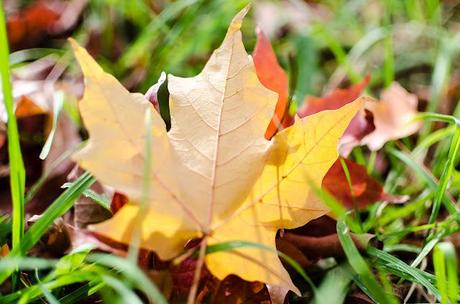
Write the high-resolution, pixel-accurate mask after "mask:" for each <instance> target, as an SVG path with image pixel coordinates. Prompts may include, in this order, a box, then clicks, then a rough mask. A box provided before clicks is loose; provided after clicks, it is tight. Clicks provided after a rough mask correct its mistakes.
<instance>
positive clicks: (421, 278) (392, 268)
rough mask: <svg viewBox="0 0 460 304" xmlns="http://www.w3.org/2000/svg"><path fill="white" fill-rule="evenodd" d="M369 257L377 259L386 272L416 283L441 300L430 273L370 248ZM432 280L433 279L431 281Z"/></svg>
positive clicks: (368, 250)
mask: <svg viewBox="0 0 460 304" xmlns="http://www.w3.org/2000/svg"><path fill="white" fill-rule="evenodd" d="M367 252H368V253H369V255H371V256H373V257H375V258H376V259H377V263H379V264H380V265H381V266H385V268H384V269H385V270H387V271H389V272H391V273H393V274H395V275H398V276H400V277H403V278H404V279H408V280H410V281H412V282H416V283H418V284H420V285H422V286H424V287H425V288H426V289H428V290H429V291H430V292H431V293H432V294H433V295H435V296H436V297H437V298H439V291H438V290H437V289H436V287H435V286H434V285H433V279H434V277H433V276H432V275H430V274H428V273H425V272H423V271H421V270H419V269H417V268H415V267H413V266H409V265H407V264H406V263H404V262H403V261H401V260H400V259H398V258H397V257H395V256H393V255H391V254H389V253H387V252H385V251H383V250H379V249H377V248H373V247H369V248H368V249H367ZM429 278H431V279H429Z"/></svg>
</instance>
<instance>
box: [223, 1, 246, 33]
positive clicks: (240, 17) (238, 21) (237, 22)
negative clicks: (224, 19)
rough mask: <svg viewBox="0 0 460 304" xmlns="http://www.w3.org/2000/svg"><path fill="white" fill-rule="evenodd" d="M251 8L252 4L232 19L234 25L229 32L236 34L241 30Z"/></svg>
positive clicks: (231, 25)
mask: <svg viewBox="0 0 460 304" xmlns="http://www.w3.org/2000/svg"><path fill="white" fill-rule="evenodd" d="M250 8H251V4H248V5H246V6H245V7H244V8H243V9H242V10H241V11H239V12H238V14H236V15H235V17H233V19H232V23H231V24H230V27H229V28H228V31H229V32H236V31H238V30H239V29H240V28H241V24H242V23H243V19H244V17H245V16H246V14H247V13H248V11H249V9H250Z"/></svg>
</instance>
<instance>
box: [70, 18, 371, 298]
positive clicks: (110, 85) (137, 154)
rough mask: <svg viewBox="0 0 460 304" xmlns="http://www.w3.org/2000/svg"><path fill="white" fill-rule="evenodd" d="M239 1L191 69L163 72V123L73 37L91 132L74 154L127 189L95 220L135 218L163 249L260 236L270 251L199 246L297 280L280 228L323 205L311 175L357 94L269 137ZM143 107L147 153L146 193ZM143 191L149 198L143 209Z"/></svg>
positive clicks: (333, 155) (328, 152) (229, 267)
mask: <svg viewBox="0 0 460 304" xmlns="http://www.w3.org/2000/svg"><path fill="white" fill-rule="evenodd" d="M246 12H247V9H245V10H243V11H241V12H240V13H239V14H237V15H236V16H235V18H234V19H233V21H232V23H231V25H230V27H229V29H228V32H227V35H226V37H225V39H224V41H223V43H222V45H221V46H220V47H219V48H218V49H217V50H215V51H214V53H213V55H212V56H211V58H210V59H209V61H208V63H207V64H206V66H205V67H204V69H203V71H202V72H201V73H200V74H199V75H197V76H195V77H192V78H180V77H175V76H171V75H169V76H168V89H169V91H170V110H171V124H172V127H171V130H170V131H169V132H166V128H165V123H164V122H163V120H162V119H161V117H160V115H159V114H158V113H157V112H156V111H155V109H154V108H153V106H152V105H151V103H150V102H149V101H148V100H146V99H145V98H144V96H142V95H141V94H131V93H129V92H128V91H127V90H126V89H125V88H123V86H122V85H121V84H120V83H119V82H118V81H117V80H116V79H115V78H114V77H112V76H111V75H109V74H106V73H104V71H103V70H102V69H101V68H100V67H99V66H98V65H97V63H96V62H95V61H94V60H93V59H92V58H91V57H90V56H89V55H88V53H87V52H86V51H85V50H84V49H83V48H81V47H79V46H78V45H77V44H76V43H75V42H72V45H73V48H74V52H75V55H76V57H77V60H78V62H79V63H80V66H81V68H82V71H83V73H84V75H85V81H86V89H85V94H84V97H83V99H82V100H81V102H80V111H81V114H82V118H83V121H84V123H85V125H86V127H87V128H88V131H89V134H90V139H89V142H88V144H87V146H85V147H84V148H83V149H82V150H81V151H79V152H78V153H77V154H76V155H75V159H76V160H77V161H78V162H79V164H80V165H81V166H82V167H83V168H85V169H86V170H89V171H90V172H92V173H93V174H94V175H95V176H96V177H97V178H98V179H99V180H100V181H101V182H103V183H104V184H106V185H109V186H111V187H113V188H114V189H115V190H117V191H120V192H121V193H124V194H126V195H127V196H128V197H129V198H130V202H129V203H128V204H126V205H125V206H123V207H122V208H121V209H120V210H119V211H118V212H117V213H116V214H115V215H114V217H112V218H111V219H110V220H108V221H106V222H104V223H101V224H98V225H95V226H92V229H93V230H94V231H96V232H98V233H100V234H102V235H104V236H106V237H109V238H111V239H114V240H116V241H119V242H122V243H126V244H127V243H129V242H130V238H131V235H132V232H133V230H134V229H135V227H139V229H140V231H141V242H142V243H141V244H142V247H144V248H146V249H151V250H155V251H156V252H157V253H158V254H159V256H160V258H162V259H170V258H173V257H175V256H177V255H178V254H179V253H180V252H181V251H182V250H183V246H184V244H185V242H186V241H187V240H189V239H193V238H202V239H203V241H202V242H203V243H202V244H205V245H214V244H219V243H224V242H230V241H246V242H253V243H258V244H261V245H263V246H266V247H268V248H272V249H273V251H270V250H265V249H261V248H253V247H239V248H232V249H229V250H225V251H219V252H214V253H212V254H208V255H206V257H205V261H206V265H207V267H208V269H209V270H210V272H211V273H212V274H213V275H214V276H216V277H217V278H218V279H223V278H225V277H226V276H227V275H229V274H235V275H238V276H240V277H241V278H242V279H245V280H247V281H262V282H267V283H270V284H274V285H281V286H285V287H286V288H289V289H291V290H294V291H296V292H298V290H297V288H296V287H295V286H294V285H293V284H292V281H291V279H290V277H289V275H288V273H287V272H286V270H285V269H284V268H283V266H282V264H281V262H280V260H279V258H278V256H277V254H276V251H275V248H276V247H275V236H276V232H277V230H278V228H294V227H298V226H301V225H303V224H305V223H307V222H308V221H310V220H311V219H314V218H316V217H318V216H321V215H323V214H325V213H327V212H328V209H327V207H326V206H324V205H323V204H322V203H321V202H320V201H319V199H317V198H315V197H314V196H313V193H312V191H310V188H309V185H310V183H311V182H313V183H315V184H316V185H318V186H319V185H320V183H321V181H322V179H323V176H324V175H325V174H326V172H327V170H328V169H329V168H330V166H331V165H332V164H333V163H334V161H335V160H336V159H337V156H338V155H337V145H338V141H339V138H340V137H341V135H342V134H343V131H344V130H345V129H346V128H347V126H348V124H349V123H350V121H351V119H352V118H353V117H354V116H355V114H356V112H357V111H359V110H360V109H361V108H362V106H363V100H361V99H358V100H356V101H354V102H352V103H349V104H348V105H346V106H344V107H342V108H340V109H338V110H334V111H323V112H320V113H317V114H315V115H312V116H309V117H308V119H298V120H296V122H295V123H294V125H293V126H291V127H289V128H287V129H285V130H283V131H282V132H279V133H277V134H276V135H275V136H274V137H273V139H272V140H271V141H268V140H266V139H265V138H264V133H265V130H266V128H267V125H268V124H269V122H270V120H271V117H272V115H273V112H274V110H275V104H276V100H277V96H276V94H275V93H273V92H272V91H270V90H268V89H267V88H265V87H264V86H263V85H262V84H261V83H260V82H259V79H258V77H257V75H256V71H255V68H254V64H253V62H252V59H251V57H249V56H248V54H247V53H246V51H245V48H244V45H243V43H242V38H241V36H242V34H241V32H240V27H241V23H242V20H243V17H244V15H245V14H246ZM146 112H148V113H149V115H150V116H151V118H152V119H151V121H152V126H151V130H150V131H151V134H152V135H153V136H152V138H151V142H152V151H151V155H152V164H151V168H149V169H150V176H151V178H150V180H149V181H150V183H149V187H148V188H149V189H148V191H146V193H143V187H142V185H143V182H144V177H143V176H144V159H145V157H146V155H145V137H146V131H145V129H146V128H145V123H144V117H145V116H146ZM145 197H146V198H147V202H148V204H147V210H146V211H145V212H143V213H142V214H141V215H139V211H140V210H141V208H140V206H139V202H141V200H142V199H143V198H145ZM203 246H204V245H203Z"/></svg>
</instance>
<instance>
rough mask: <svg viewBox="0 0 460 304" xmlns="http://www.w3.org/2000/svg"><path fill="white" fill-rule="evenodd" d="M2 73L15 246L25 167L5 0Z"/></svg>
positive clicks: (20, 230)
mask: <svg viewBox="0 0 460 304" xmlns="http://www.w3.org/2000/svg"><path fill="white" fill-rule="evenodd" d="M0 74H1V78H2V89H3V101H4V103H5V108H6V112H7V115H8V133H7V134H8V155H9V166H10V187H11V199H12V202H13V244H12V245H13V248H16V247H18V246H19V245H20V243H21V239H22V236H23V235H24V191H25V180H26V177H25V169H24V162H23V160H22V154H21V146H20V142H19V132H18V125H17V122H16V117H15V115H14V100H13V94H12V88H11V82H10V77H11V76H10V69H9V48H8V38H7V33H6V25H5V15H4V12H3V0H0Z"/></svg>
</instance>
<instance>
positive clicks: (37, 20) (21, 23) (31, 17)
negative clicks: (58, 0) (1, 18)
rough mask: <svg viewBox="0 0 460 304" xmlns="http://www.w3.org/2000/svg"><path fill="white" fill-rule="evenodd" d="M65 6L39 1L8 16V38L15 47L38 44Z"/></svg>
mask: <svg viewBox="0 0 460 304" xmlns="http://www.w3.org/2000/svg"><path fill="white" fill-rule="evenodd" d="M62 12H63V7H62V6H60V7H59V8H58V9H56V7H53V6H52V5H50V3H48V2H46V1H37V2H35V3H33V4H32V5H30V6H29V7H27V8H26V9H24V10H23V11H20V12H19V13H18V14H15V15H11V16H9V17H8V21H7V28H8V38H9V42H10V44H11V46H12V48H13V49H16V48H26V47H31V46H34V45H36V44H37V43H38V42H40V41H41V40H42V39H43V38H44V37H46V36H47V35H48V34H49V32H50V30H51V28H52V26H53V25H54V24H55V23H56V22H57V21H58V20H59V18H60V16H61V13H62Z"/></svg>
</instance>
